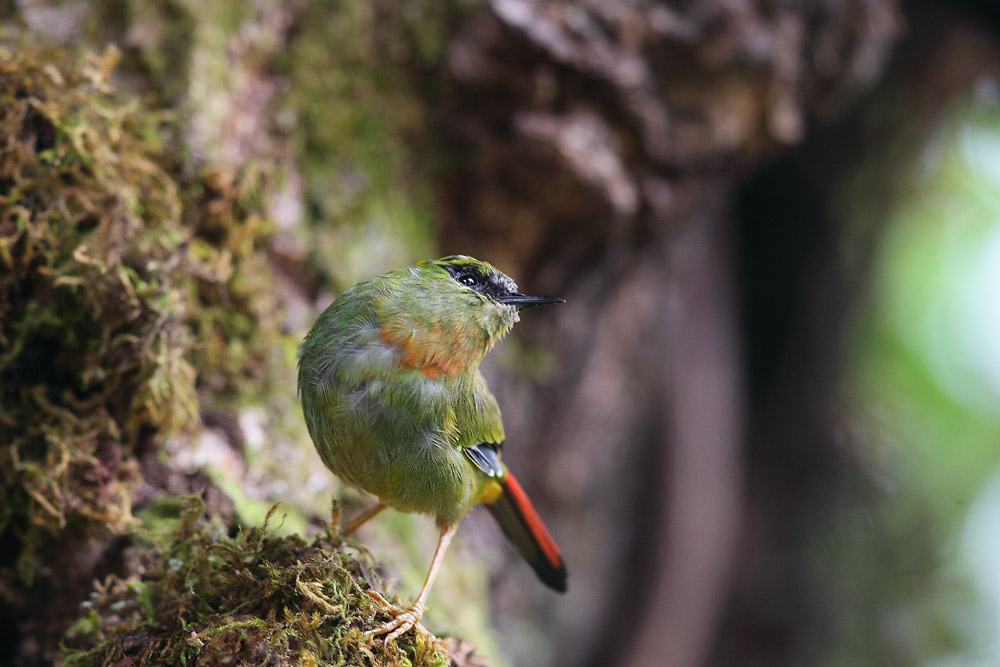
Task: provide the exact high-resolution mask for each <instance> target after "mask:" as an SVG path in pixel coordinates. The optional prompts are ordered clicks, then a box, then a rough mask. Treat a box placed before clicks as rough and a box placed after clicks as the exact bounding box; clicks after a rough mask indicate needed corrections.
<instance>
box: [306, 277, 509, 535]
mask: <svg viewBox="0 0 1000 667" xmlns="http://www.w3.org/2000/svg"><path fill="white" fill-rule="evenodd" d="M446 261H448V258H446V259H445V260H438V261H437V262H424V263H422V264H420V265H419V266H416V267H412V268H407V269H400V270H397V271H393V272H391V273H387V274H385V275H383V276H380V277H378V278H373V279H371V280H367V281H365V282H362V283H359V284H358V285H355V286H354V287H352V288H351V289H349V290H347V291H346V292H344V293H343V294H342V295H341V296H340V297H339V298H338V299H337V300H336V301H334V302H333V304H331V305H330V307H329V308H327V309H326V311H324V312H323V314H322V315H320V317H319V319H318V320H317V321H316V324H315V325H314V326H313V328H312V330H311V331H310V332H309V335H308V336H307V337H306V339H305V341H304V342H303V343H302V348H301V351H300V360H299V391H300V393H301V396H302V403H303V409H304V412H305V417H306V423H307V425H308V427H309V433H310V435H312V438H313V441H314V442H315V443H316V448H317V450H318V451H319V454H320V456H321V457H322V459H323V462H324V463H325V464H326V465H327V467H329V468H330V470H332V471H333V472H334V473H336V474H337V476H339V477H340V478H341V479H343V480H344V481H345V482H347V483H348V484H351V485H353V486H355V487H357V488H359V489H362V490H364V491H367V492H369V493H372V494H374V495H376V496H378V498H379V499H380V500H381V502H382V503H384V504H386V505H388V506H389V507H393V508H395V509H399V510H402V511H406V512H420V513H424V514H430V515H432V516H434V517H435V518H437V520H438V522H439V523H441V524H445V523H453V522H455V521H457V520H459V519H460V518H461V517H462V515H463V514H464V513H465V512H466V511H467V510H468V509H469V507H470V506H471V505H473V504H475V503H476V502H478V500H479V496H480V495H481V494H482V492H483V490H484V486H485V484H487V483H488V482H489V481H490V478H489V477H487V476H486V475H484V474H482V473H481V472H480V471H479V470H478V469H477V468H476V467H475V466H474V465H472V464H471V462H470V461H469V460H468V458H467V457H466V456H465V455H463V454H462V452H461V450H462V448H464V447H473V446H475V445H478V444H479V443H482V442H490V443H501V442H503V439H504V432H503V422H502V420H501V417H500V408H499V407H498V406H497V403H496V399H494V398H493V395H492V394H491V393H490V391H489V389H488V388H487V386H486V382H485V381H484V379H483V377H482V375H481V374H480V372H479V369H478V367H479V362H480V361H481V360H482V358H483V356H485V354H486V353H487V352H488V351H489V349H490V348H491V347H492V346H493V344H494V343H495V342H496V341H497V340H499V339H500V337H501V336H503V335H504V334H505V333H507V331H509V330H510V328H511V327H512V326H513V325H514V323H515V322H516V321H517V319H518V314H517V307H516V306H515V305H506V304H500V303H496V302H494V301H492V300H491V299H490V298H489V297H488V296H486V295H484V294H482V293H480V292H479V291H477V290H476V289H473V288H471V287H468V286H466V285H463V284H461V283H459V282H458V281H457V280H456V279H455V276H454V275H453V274H452V273H451V272H449V271H448V270H447V269H446V268H444V265H442V262H446ZM468 262H469V266H471V267H473V268H475V269H476V270H477V271H480V274H479V275H484V274H482V273H481V272H483V271H485V272H487V274H486V275H493V276H496V277H497V279H498V280H500V282H506V283H508V284H507V287H508V289H509V290H510V291H513V292H516V285H514V283H513V281H510V279H509V278H507V277H506V276H503V274H501V273H500V272H499V271H497V270H496V269H494V268H493V267H491V266H489V265H488V264H485V263H482V262H477V261H476V260H471V259H469V260H468ZM504 279H505V280H504ZM392 341H395V342H396V343H399V344H393V342H392ZM428 369H431V370H430V371H428ZM432 376H433V377H432Z"/></svg>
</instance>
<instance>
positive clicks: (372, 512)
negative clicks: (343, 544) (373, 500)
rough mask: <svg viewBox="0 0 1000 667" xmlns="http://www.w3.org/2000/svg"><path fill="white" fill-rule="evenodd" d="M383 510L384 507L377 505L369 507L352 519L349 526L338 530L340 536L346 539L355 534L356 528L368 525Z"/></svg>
mask: <svg viewBox="0 0 1000 667" xmlns="http://www.w3.org/2000/svg"><path fill="white" fill-rule="evenodd" d="M384 509H385V505H383V504H382V503H378V504H377V505H375V506H374V507H371V508H369V509H367V510H365V511H364V512H362V513H361V514H360V515H358V516H357V517H355V518H354V520H353V521H351V522H350V523H349V524H347V525H346V526H344V527H343V528H341V529H340V536H341V537H343V538H345V539H346V538H348V537H350V536H351V535H353V534H354V533H356V532H357V530H358V528H360V527H361V526H363V525H365V524H366V523H368V520H369V519H372V518H374V517H375V516H376V515H377V514H378V513H379V512H381V511H382V510H384Z"/></svg>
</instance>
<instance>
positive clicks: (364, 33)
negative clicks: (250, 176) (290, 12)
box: [274, 2, 450, 291]
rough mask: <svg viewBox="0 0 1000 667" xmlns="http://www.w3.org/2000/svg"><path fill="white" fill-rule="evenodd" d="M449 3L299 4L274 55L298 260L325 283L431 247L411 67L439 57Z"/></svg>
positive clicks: (342, 282) (420, 113)
mask: <svg viewBox="0 0 1000 667" xmlns="http://www.w3.org/2000/svg"><path fill="white" fill-rule="evenodd" d="M449 11H450V10H449V8H447V7H445V6H442V5H437V4H435V3H426V2H400V3H389V4H388V5H386V6H384V7H383V6H381V5H378V3H311V4H310V5H309V6H307V7H306V8H305V9H304V11H303V12H302V14H301V15H300V16H299V18H298V21H297V27H296V30H294V31H293V33H292V39H291V41H290V43H289V45H288V48H287V50H286V51H285V52H284V53H283V54H281V55H280V56H279V57H278V58H277V59H276V61H275V64H274V67H275V68H276V69H277V70H278V71H279V72H282V73H283V74H285V75H286V76H287V77H288V78H289V80H290V83H291V85H290V87H289V92H288V94H287V95H286V96H285V97H284V99H283V100H282V104H283V105H284V106H285V107H287V108H288V109H290V110H291V111H292V112H293V113H294V116H295V118H296V119H297V130H298V131H297V133H296V135H295V136H294V137H293V142H292V148H293V150H294V152H295V155H296V159H297V162H298V164H299V165H300V168H301V173H302V177H303V181H304V195H305V200H306V211H307V217H308V221H307V222H308V224H309V229H308V232H309V234H311V236H312V239H311V243H310V245H309V247H310V248H311V256H310V260H311V263H312V266H313V267H315V272H316V273H317V275H319V276H321V277H324V278H325V279H326V280H327V281H328V284H329V285H330V286H331V287H332V288H333V289H334V290H337V291H339V290H342V289H344V288H346V287H348V286H349V285H351V284H353V283H354V282H356V281H357V280H359V279H360V278H362V277H364V276H368V275H372V274H373V273H379V272H380V271H382V270H388V269H390V268H394V267H397V266H403V265H406V264H409V263H412V262H414V261H415V260H420V259H425V258H426V257H429V256H431V255H432V254H433V247H434V246H433V239H434V236H435V234H434V226H433V224H432V222H431V220H432V218H433V214H432V210H431V196H430V187H429V186H428V180H429V179H428V173H429V172H428V164H427V157H426V156H427V155H428V154H429V151H428V150H426V149H427V143H428V142H427V138H428V137H427V125H428V114H427V110H426V108H425V104H426V102H425V99H424V98H423V97H421V90H420V87H421V85H422V83H421V77H420V74H419V73H420V72H421V71H422V70H426V69H429V68H432V67H435V66H437V64H438V63H439V62H440V60H441V59H442V58H443V53H444V44H445V43H446V40H445V37H444V35H445V34H446V29H445V26H446V24H447V21H448V16H449ZM331 257H336V258H337V263H336V265H333V266H331V265H330V264H329V259H330V258H331Z"/></svg>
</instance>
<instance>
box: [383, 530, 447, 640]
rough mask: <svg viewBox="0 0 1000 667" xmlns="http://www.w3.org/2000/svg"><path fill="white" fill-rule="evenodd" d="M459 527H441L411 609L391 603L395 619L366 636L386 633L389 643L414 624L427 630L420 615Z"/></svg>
mask: <svg viewBox="0 0 1000 667" xmlns="http://www.w3.org/2000/svg"><path fill="white" fill-rule="evenodd" d="M457 528H458V524H457V523H455V524H452V525H449V526H442V527H441V535H440V537H438V544H437V549H435V550H434V558H433V559H431V567H430V569H429V570H428V571H427V578H426V579H424V585H423V588H421V589H420V595H418V596H417V599H416V601H415V602H414V603H413V604H412V605H410V608H409V609H399V608H398V607H395V606H392V605H390V606H389V608H388V611H389V613H390V614H392V616H393V619H392V620H391V621H387V622H386V623H383V624H382V625H380V626H378V627H377V628H372V629H371V630H368V631H367V632H365V635H366V636H368V637H374V636H376V635H382V634H384V635H386V638H385V643H386V645H388V644H389V642H392V641H395V640H396V638H397V637H399V636H400V635H402V634H403V633H404V632H406V631H407V630H409V629H410V628H412V627H414V626H416V627H417V628H418V629H419V630H422V631H424V632H426V630H424V629H423V626H422V625H420V617H421V616H423V615H424V610H425V609H427V596H428V595H429V594H430V592H431V586H433V585H434V579H435V578H436V577H437V573H438V570H439V569H440V568H441V561H442V560H444V552H445V551H447V550H448V545H449V544H451V538H452V536H453V535H454V534H455V530H456V529H457ZM368 595H369V597H371V598H372V599H373V600H375V601H377V602H380V603H383V604H384V603H386V600H385V598H383V597H382V596H381V595H377V597H376V595H372V594H371V593H370V592H369V593H368ZM379 598H381V600H380V599H379Z"/></svg>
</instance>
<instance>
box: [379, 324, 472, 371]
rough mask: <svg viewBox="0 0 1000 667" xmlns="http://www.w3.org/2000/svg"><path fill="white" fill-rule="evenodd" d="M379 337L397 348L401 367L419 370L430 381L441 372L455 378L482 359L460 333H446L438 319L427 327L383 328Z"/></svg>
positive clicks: (397, 363) (398, 363)
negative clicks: (466, 343) (423, 329)
mask: <svg viewBox="0 0 1000 667" xmlns="http://www.w3.org/2000/svg"><path fill="white" fill-rule="evenodd" d="M378 337H379V339H380V340H381V341H382V342H383V343H385V344H386V345H388V346H389V347H392V348H394V349H395V350H396V352H397V355H396V365H397V366H399V367H400V368H406V369H411V370H419V371H420V372H422V373H423V374H424V375H425V376H426V377H428V378H429V379H431V380H436V379H438V378H439V377H441V376H442V375H444V376H446V377H455V376H457V375H461V374H462V373H464V372H466V371H468V370H469V369H470V368H471V367H472V365H473V364H475V363H477V362H478V361H479V358H480V357H481V355H477V354H476V353H475V351H474V350H473V349H470V346H469V345H463V341H462V339H461V337H460V336H458V335H450V336H448V335H445V332H444V331H443V330H442V327H441V325H440V324H438V323H437V322H435V323H433V324H432V325H431V326H430V328H429V329H428V330H425V331H419V330H415V329H406V330H405V331H403V330H394V329H392V328H390V327H385V326H383V327H381V328H380V329H379V331H378ZM449 338H450V339H451V340H448V339H449Z"/></svg>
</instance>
